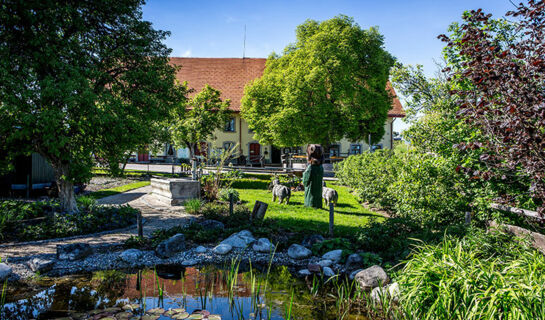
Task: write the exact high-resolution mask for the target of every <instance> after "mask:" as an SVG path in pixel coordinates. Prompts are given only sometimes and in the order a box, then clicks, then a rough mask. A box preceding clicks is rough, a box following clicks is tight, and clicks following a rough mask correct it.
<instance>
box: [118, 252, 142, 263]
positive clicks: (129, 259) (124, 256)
mask: <svg viewBox="0 0 545 320" xmlns="http://www.w3.org/2000/svg"><path fill="white" fill-rule="evenodd" d="M140 257H142V251H140V250H138V249H128V250H125V251H123V252H121V254H120V255H119V259H121V260H122V261H124V262H126V263H130V264H133V263H137V262H138V261H139V260H140Z"/></svg>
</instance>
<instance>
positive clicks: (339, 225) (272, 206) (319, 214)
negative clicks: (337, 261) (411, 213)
mask: <svg viewBox="0 0 545 320" xmlns="http://www.w3.org/2000/svg"><path fill="white" fill-rule="evenodd" d="M328 186H329V187H331V188H333V189H335V190H337V192H338V193H339V202H338V204H337V206H336V207H335V236H338V237H350V236H351V235H354V234H355V233H356V232H357V231H358V229H360V228H361V227H363V226H365V225H367V224H368V223H369V219H370V218H375V219H377V220H378V221H382V220H384V217H383V216H381V215H379V214H377V213H374V212H371V211H369V210H367V209H365V208H364V207H363V206H362V205H361V204H360V203H359V202H358V200H357V198H356V197H355V196H354V195H352V194H351V193H350V190H349V189H348V188H346V187H344V186H338V185H333V184H328ZM236 190H237V191H238V192H239V193H240V198H241V200H242V201H243V202H245V203H246V205H247V206H248V207H249V208H250V210H251V209H252V208H253V206H254V203H255V201H256V200H259V201H262V202H265V203H267V204H268V205H269V207H268V209H267V214H266V216H265V218H266V219H271V220H274V221H275V222H276V223H277V224H278V226H280V227H282V228H284V229H286V230H289V231H291V232H296V233H311V232H316V233H320V234H323V235H326V234H327V233H328V228H329V211H328V210H327V209H326V208H325V204H324V208H322V209H314V208H308V207H305V206H304V192H303V191H300V192H292V196H291V199H290V204H278V200H277V202H276V203H272V193H271V192H270V191H268V190H266V189H242V188H237V189H236Z"/></svg>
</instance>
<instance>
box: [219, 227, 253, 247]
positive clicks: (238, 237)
mask: <svg viewBox="0 0 545 320" xmlns="http://www.w3.org/2000/svg"><path fill="white" fill-rule="evenodd" d="M254 242H255V238H254V237H253V236H252V233H251V232H250V231H248V230H242V231H240V232H238V233H233V234H232V235H230V236H229V238H227V239H225V240H223V241H222V242H221V244H228V245H230V246H231V247H233V248H246V247H247V246H249V245H251V244H252V243H254Z"/></svg>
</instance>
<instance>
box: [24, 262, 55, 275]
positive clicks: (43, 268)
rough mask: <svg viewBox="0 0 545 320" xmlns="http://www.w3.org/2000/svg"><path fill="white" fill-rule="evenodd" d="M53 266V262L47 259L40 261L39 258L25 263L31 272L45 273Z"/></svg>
mask: <svg viewBox="0 0 545 320" xmlns="http://www.w3.org/2000/svg"><path fill="white" fill-rule="evenodd" d="M53 265H55V261H54V260H48V259H41V258H34V259H31V260H29V261H28V262H27V266H28V267H29V268H30V270H32V271H33V272H40V273H45V272H48V271H49V270H51V269H52V268H53Z"/></svg>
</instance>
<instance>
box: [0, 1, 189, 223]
mask: <svg viewBox="0 0 545 320" xmlns="http://www.w3.org/2000/svg"><path fill="white" fill-rule="evenodd" d="M142 4H143V1H141V0H121V1H118V2H116V3H115V5H113V4H112V3H111V1H108V0H99V1H73V2H65V1H48V2H43V1H39V0H29V1H24V2H9V3H6V4H4V5H2V6H1V7H0V17H1V18H0V19H1V20H2V28H0V39H1V40H0V42H2V46H1V47H0V101H2V103H1V104H0V137H2V139H3V144H8V145H16V146H17V149H18V150H16V151H17V152H24V153H29V152H39V153H40V154H41V155H42V156H44V157H45V158H46V159H47V160H48V161H49V162H50V164H51V165H52V166H53V168H54V169H55V173H56V175H57V177H58V179H57V183H58V184H59V186H60V187H61V189H62V190H63V191H64V192H61V193H60V198H61V207H62V209H63V211H67V212H73V211H76V210H77V205H76V203H75V198H74V196H73V190H72V185H73V183H80V182H85V181H86V180H88V179H89V178H90V177H91V173H90V172H91V168H92V166H93V160H92V159H93V157H92V155H95V156H98V157H101V158H104V159H106V160H108V162H110V163H116V164H118V163H119V162H122V161H119V160H122V159H123V158H124V157H125V153H126V152H127V151H128V150H130V149H133V148H136V147H138V146H142V145H145V144H151V143H152V142H153V141H156V140H157V139H159V138H160V137H161V136H162V134H161V133H162V132H163V131H164V128H165V121H166V120H168V119H169V118H170V116H171V111H172V110H173V109H175V108H178V107H180V105H181V106H182V108H181V109H184V108H183V105H184V103H183V102H184V99H185V98H184V95H185V93H186V89H185V87H184V86H177V85H176V84H175V83H176V82H175V80H176V79H175V68H174V67H173V66H171V65H170V64H169V54H170V49H168V48H167V47H166V46H165V45H164V44H163V43H162V41H163V40H164V39H165V38H166V36H167V35H168V32H165V31H158V30H154V29H153V28H152V25H151V23H149V22H147V21H144V20H143V19H142V10H141V6H142ZM21 43H25V44H26V45H24V46H21ZM181 102H182V103H181ZM110 167H111V168H116V167H115V166H113V167H112V166H110Z"/></svg>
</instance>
